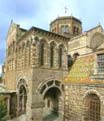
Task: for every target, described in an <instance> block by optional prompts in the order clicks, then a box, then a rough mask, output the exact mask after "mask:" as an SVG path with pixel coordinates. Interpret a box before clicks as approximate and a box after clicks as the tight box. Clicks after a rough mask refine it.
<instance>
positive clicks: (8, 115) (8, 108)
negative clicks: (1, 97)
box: [7, 95, 10, 119]
mask: <svg viewBox="0 0 104 121" xmlns="http://www.w3.org/2000/svg"><path fill="white" fill-rule="evenodd" d="M7 117H8V119H9V118H10V95H8V96H7Z"/></svg>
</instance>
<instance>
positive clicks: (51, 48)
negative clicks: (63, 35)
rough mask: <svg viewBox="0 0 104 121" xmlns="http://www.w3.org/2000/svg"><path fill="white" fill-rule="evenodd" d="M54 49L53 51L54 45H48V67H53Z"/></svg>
mask: <svg viewBox="0 0 104 121" xmlns="http://www.w3.org/2000/svg"><path fill="white" fill-rule="evenodd" d="M54 49H55V43H54V42H52V43H51V45H50V66H51V67H53V66H54Z"/></svg>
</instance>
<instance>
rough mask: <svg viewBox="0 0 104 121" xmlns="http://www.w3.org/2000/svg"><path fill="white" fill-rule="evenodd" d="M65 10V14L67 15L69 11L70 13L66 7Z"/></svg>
mask: <svg viewBox="0 0 104 121" xmlns="http://www.w3.org/2000/svg"><path fill="white" fill-rule="evenodd" d="M64 9H65V14H66V13H67V11H68V8H67V7H66V6H65V7H64Z"/></svg>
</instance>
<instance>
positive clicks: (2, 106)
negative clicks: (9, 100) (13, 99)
mask: <svg viewBox="0 0 104 121" xmlns="http://www.w3.org/2000/svg"><path fill="white" fill-rule="evenodd" d="M6 116H7V105H6V100H5V96H3V95H0V121H6Z"/></svg>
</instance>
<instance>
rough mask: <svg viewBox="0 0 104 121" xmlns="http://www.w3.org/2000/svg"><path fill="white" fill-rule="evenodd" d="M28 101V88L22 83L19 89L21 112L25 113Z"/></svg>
mask: <svg viewBox="0 0 104 121" xmlns="http://www.w3.org/2000/svg"><path fill="white" fill-rule="evenodd" d="M26 102H27V93H26V88H25V87H24V86H23V85H21V86H20V89H19V113H20V114H23V113H25V112H26Z"/></svg>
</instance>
